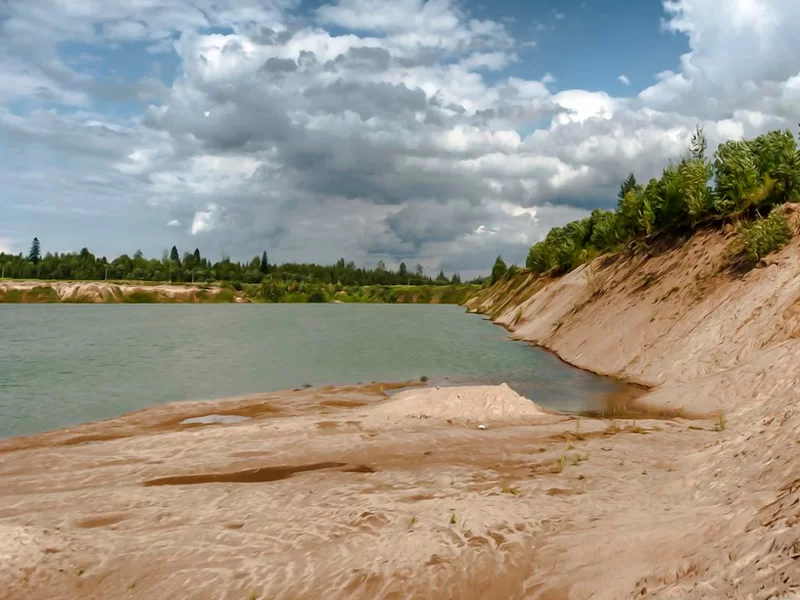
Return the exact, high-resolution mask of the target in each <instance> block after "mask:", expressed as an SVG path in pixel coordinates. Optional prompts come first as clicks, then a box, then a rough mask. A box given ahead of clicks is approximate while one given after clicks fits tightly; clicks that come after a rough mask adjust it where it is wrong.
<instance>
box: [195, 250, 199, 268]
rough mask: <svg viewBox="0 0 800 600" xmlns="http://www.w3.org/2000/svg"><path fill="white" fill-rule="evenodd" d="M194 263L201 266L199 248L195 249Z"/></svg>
mask: <svg viewBox="0 0 800 600" xmlns="http://www.w3.org/2000/svg"><path fill="white" fill-rule="evenodd" d="M194 262H195V263H197V264H198V265H199V264H200V249H199V248H195V249H194Z"/></svg>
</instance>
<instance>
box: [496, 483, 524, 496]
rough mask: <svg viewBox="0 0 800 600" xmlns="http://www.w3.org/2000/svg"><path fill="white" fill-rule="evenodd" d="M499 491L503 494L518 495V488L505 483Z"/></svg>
mask: <svg viewBox="0 0 800 600" xmlns="http://www.w3.org/2000/svg"><path fill="white" fill-rule="evenodd" d="M500 491H501V492H502V493H503V494H511V495H512V496H517V495H519V489H517V488H515V487H509V486H507V485H504V486H503V488H502V489H501V490H500Z"/></svg>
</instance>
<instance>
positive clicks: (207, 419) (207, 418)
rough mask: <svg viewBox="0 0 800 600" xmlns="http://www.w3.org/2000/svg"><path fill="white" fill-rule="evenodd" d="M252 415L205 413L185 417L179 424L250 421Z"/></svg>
mask: <svg viewBox="0 0 800 600" xmlns="http://www.w3.org/2000/svg"><path fill="white" fill-rule="evenodd" d="M249 420H250V417H242V416H240V415H217V414H213V415H203V416H202V417H192V418H190V419H184V420H183V421H181V422H180V423H178V424H179V425H217V424H223V425H227V424H230V423H241V422H242V421H249Z"/></svg>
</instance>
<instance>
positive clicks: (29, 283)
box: [0, 279, 480, 304]
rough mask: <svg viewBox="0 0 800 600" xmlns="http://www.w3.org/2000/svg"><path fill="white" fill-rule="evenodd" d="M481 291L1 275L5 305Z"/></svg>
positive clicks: (460, 297)
mask: <svg viewBox="0 0 800 600" xmlns="http://www.w3.org/2000/svg"><path fill="white" fill-rule="evenodd" d="M479 289H480V286H478V285H475V284H466V283H464V284H462V283H457V284H452V285H365V286H342V285H340V284H322V283H319V282H317V283H308V284H297V289H296V290H294V289H291V287H290V288H287V289H286V290H283V291H281V290H278V291H277V292H276V291H275V290H273V289H272V288H264V287H263V286H262V285H261V284H253V283H241V282H230V281H214V282H209V283H189V282H166V281H134V280H119V281H117V280H108V281H106V280H75V281H73V280H49V279H0V304H3V303H7V304H8V303H16V304H50V303H73V304H225V303H228V304H230V303H233V304H251V303H293V304H297V303H300V304H302V303H335V304H340V303H389V304H403V303H406V304H463V303H464V302H466V300H467V299H468V298H469V297H470V296H471V295H472V294H474V293H475V292H477V291H478V290H479ZM276 294H277V295H276Z"/></svg>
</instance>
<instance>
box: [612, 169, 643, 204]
mask: <svg viewBox="0 0 800 600" xmlns="http://www.w3.org/2000/svg"><path fill="white" fill-rule="evenodd" d="M638 185H639V183H638V182H637V181H636V176H635V175H634V174H633V173H631V174H630V175H628V178H627V179H626V180H625V181H623V182H622V185H620V186H619V194H617V198H619V199H620V200H623V199H624V198H625V196H627V195H628V192H630V191H633V190H635V189H636V188H637V187H638Z"/></svg>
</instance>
